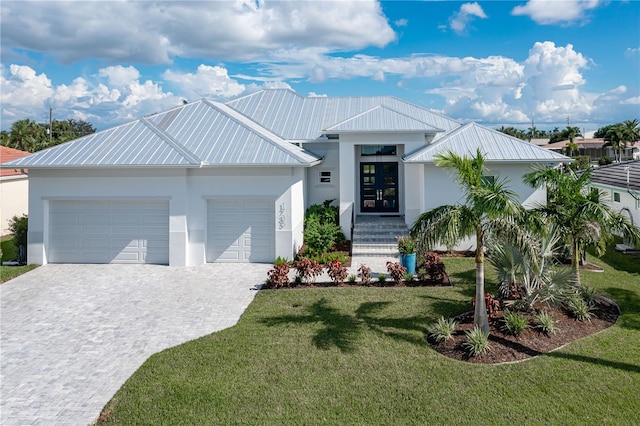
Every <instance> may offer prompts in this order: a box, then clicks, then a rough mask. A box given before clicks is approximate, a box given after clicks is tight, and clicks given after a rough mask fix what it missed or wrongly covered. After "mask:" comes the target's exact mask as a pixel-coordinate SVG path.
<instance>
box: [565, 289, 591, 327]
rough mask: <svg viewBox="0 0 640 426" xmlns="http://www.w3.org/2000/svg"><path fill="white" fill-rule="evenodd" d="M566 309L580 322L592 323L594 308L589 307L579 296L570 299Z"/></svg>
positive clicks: (566, 303)
mask: <svg viewBox="0 0 640 426" xmlns="http://www.w3.org/2000/svg"><path fill="white" fill-rule="evenodd" d="M565 307H566V308H567V310H569V312H571V315H573V316H574V317H575V319H577V320H578V321H584V320H587V321H591V317H592V316H593V313H592V311H593V307H591V306H589V304H588V303H587V302H585V301H584V299H583V298H582V297H580V296H579V295H576V296H575V297H570V298H568V299H567V301H566V302H565Z"/></svg>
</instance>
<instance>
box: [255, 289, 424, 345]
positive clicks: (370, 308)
mask: <svg viewBox="0 0 640 426" xmlns="http://www.w3.org/2000/svg"><path fill="white" fill-rule="evenodd" d="M390 303H391V302H366V303H362V304H361V305H360V307H358V309H357V310H356V311H355V315H348V314H344V313H341V312H340V311H338V310H337V309H336V308H334V307H332V306H330V305H329V301H328V300H327V299H326V298H324V297H323V298H321V299H320V300H318V301H317V302H315V303H313V304H312V305H310V306H308V307H306V309H305V310H306V314H303V315H284V316H279V317H272V318H265V319H264V320H262V322H263V323H264V324H266V325H267V326H278V325H286V324H313V323H317V322H320V323H322V325H323V328H322V329H321V330H319V331H318V332H317V333H316V334H315V335H314V336H313V339H312V341H313V344H314V345H315V346H316V347H317V348H318V349H325V350H326V349H329V348H331V347H332V346H335V347H336V348H338V349H339V350H340V351H342V352H353V351H355V350H356V349H357V345H356V342H357V341H358V339H359V338H360V336H361V334H362V332H363V331H364V328H365V327H366V328H368V329H369V330H371V331H374V332H376V333H378V334H381V335H383V336H387V337H391V338H393V339H397V340H403V341H405V342H408V343H413V344H417V345H424V335H425V333H426V324H427V323H429V322H430V321H431V320H432V318H429V317H426V316H413V317H400V318H388V317H380V316H379V315H378V314H379V313H380V312H381V311H382V310H383V309H384V308H386V307H387V306H388V305H389V304H390ZM416 332H419V333H416Z"/></svg>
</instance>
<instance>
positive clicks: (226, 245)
mask: <svg viewBox="0 0 640 426" xmlns="http://www.w3.org/2000/svg"><path fill="white" fill-rule="evenodd" d="M273 206H274V204H273V201H255V200H238V201H229V200H225V201H218V200H216V201H213V200H211V201H209V202H208V205H207V262H255V263H261V262H273V261H274V259H275V255H274V253H275V212H274V207H273Z"/></svg>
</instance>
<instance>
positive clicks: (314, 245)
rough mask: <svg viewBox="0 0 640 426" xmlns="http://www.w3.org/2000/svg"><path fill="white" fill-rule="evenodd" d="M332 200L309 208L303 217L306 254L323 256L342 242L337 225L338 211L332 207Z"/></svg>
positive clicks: (341, 234) (341, 235)
mask: <svg viewBox="0 0 640 426" xmlns="http://www.w3.org/2000/svg"><path fill="white" fill-rule="evenodd" d="M333 201H334V200H327V201H325V202H324V203H323V204H322V205H320V204H314V205H312V206H310V207H309V208H308V209H307V211H306V212H305V215H304V243H305V245H306V246H307V250H308V254H311V255H314V254H316V255H317V254H320V255H321V254H323V253H327V252H329V251H331V250H333V246H334V245H335V244H336V243H337V242H338V241H342V240H344V234H343V233H342V229H341V228H340V224H339V218H338V214H339V210H338V207H337V206H332V205H331V203H333Z"/></svg>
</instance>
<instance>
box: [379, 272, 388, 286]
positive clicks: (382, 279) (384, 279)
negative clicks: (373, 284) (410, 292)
mask: <svg viewBox="0 0 640 426" xmlns="http://www.w3.org/2000/svg"><path fill="white" fill-rule="evenodd" d="M385 282H387V276H386V275H385V274H383V273H382V272H381V273H379V274H378V283H379V284H384V283H385Z"/></svg>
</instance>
